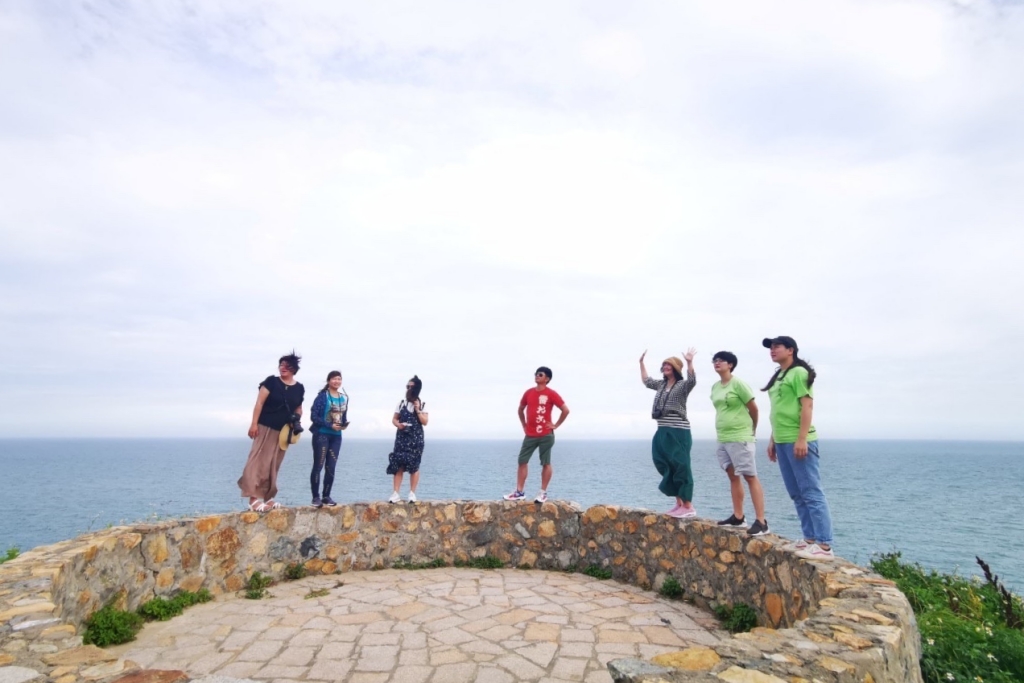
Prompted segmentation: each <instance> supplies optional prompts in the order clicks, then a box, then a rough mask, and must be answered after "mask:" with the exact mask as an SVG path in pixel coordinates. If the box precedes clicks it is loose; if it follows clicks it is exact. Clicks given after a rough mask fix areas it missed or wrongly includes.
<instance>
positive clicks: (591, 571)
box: [583, 564, 612, 581]
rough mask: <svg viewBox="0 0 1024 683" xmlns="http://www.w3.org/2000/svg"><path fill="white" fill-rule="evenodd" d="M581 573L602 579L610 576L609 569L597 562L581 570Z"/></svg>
mask: <svg viewBox="0 0 1024 683" xmlns="http://www.w3.org/2000/svg"><path fill="white" fill-rule="evenodd" d="M583 573H584V574H586V575H587V576H590V577H593V578H595V579H601V580H602V581H603V580H605V579H610V578H612V570H611V569H607V568H605V567H602V566H600V565H597V564H592V565H590V566H589V567H587V568H586V569H584V570H583Z"/></svg>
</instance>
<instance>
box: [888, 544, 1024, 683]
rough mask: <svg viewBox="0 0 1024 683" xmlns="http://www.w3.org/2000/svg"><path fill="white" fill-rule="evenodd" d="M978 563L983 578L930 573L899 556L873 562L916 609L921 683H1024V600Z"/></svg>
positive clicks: (895, 554) (889, 555)
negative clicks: (952, 682)
mask: <svg viewBox="0 0 1024 683" xmlns="http://www.w3.org/2000/svg"><path fill="white" fill-rule="evenodd" d="M978 564H979V565H980V566H981V568H982V571H983V572H984V580H982V579H980V578H978V577H972V578H965V577H962V576H960V575H958V574H955V573H954V574H943V573H939V572H936V571H934V570H930V571H929V570H926V569H924V568H923V567H921V565H919V564H915V563H910V562H905V561H903V559H902V557H901V555H900V553H898V552H893V553H886V554H883V555H879V556H877V557H876V558H874V559H873V560H872V561H871V567H872V569H874V570H875V571H876V572H878V573H879V574H881V575H882V576H884V577H885V578H887V579H891V580H892V581H894V582H895V583H896V586H897V587H898V588H899V589H900V590H901V591H903V594H904V595H906V596H907V600H908V601H909V602H910V605H911V607H912V608H913V610H914V614H915V615H916V617H917V625H918V629H919V630H920V632H921V674H922V676H923V677H924V680H925V683H949V682H950V681H965V682H980V683H1024V602H1022V601H1021V598H1020V596H1018V595H1015V594H1014V593H1012V592H1010V591H1009V590H1008V589H1007V588H1006V587H1005V586H1004V585H1003V584H1002V583H1001V582H1000V581H999V577H998V576H996V575H994V574H993V573H992V571H991V569H990V568H989V566H988V565H987V564H986V563H985V562H984V561H982V560H981V559H980V558H978Z"/></svg>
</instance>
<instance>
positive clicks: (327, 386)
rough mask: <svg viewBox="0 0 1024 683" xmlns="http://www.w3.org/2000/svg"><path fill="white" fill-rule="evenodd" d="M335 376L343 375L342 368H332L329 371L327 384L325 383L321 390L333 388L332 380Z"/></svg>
mask: <svg viewBox="0 0 1024 683" xmlns="http://www.w3.org/2000/svg"><path fill="white" fill-rule="evenodd" d="M335 377H341V370H331V371H330V372H328V373H327V384H325V385H324V388H323V389H321V390H320V391H327V390H328V389H330V388H331V380H332V379H334V378H335Z"/></svg>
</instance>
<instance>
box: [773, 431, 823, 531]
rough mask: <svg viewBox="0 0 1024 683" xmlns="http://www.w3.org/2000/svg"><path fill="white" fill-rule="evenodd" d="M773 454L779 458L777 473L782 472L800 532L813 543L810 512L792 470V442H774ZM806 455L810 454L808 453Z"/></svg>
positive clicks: (812, 525)
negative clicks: (798, 521)
mask: <svg viewBox="0 0 1024 683" xmlns="http://www.w3.org/2000/svg"><path fill="white" fill-rule="evenodd" d="M775 455H776V457H778V460H779V473H780V474H782V482H783V483H784V484H785V485H786V492H787V493H789V497H790V498H791V499H792V500H793V506H794V507H795V508H796V516H797V517H799V518H800V533H802V534H803V535H804V540H805V541H808V542H810V543H814V542H815V541H816V540H817V539H815V538H814V524H813V523H812V522H811V513H810V511H809V510H808V509H807V503H806V501H805V500H804V497H803V494H802V493H801V491H800V484H799V483H798V482H797V476H796V473H795V472H794V469H795V467H794V465H793V463H794V461H795V460H796V458H795V457H794V456H793V444H791V443H777V444H775ZM808 457H810V456H809V455H808Z"/></svg>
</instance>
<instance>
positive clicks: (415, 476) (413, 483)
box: [409, 470, 420, 493]
mask: <svg viewBox="0 0 1024 683" xmlns="http://www.w3.org/2000/svg"><path fill="white" fill-rule="evenodd" d="M419 484H420V471H419V470H416V471H415V472H412V473H411V474H410V475H409V490H410V491H412V492H413V493H416V487H417V486H419Z"/></svg>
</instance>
